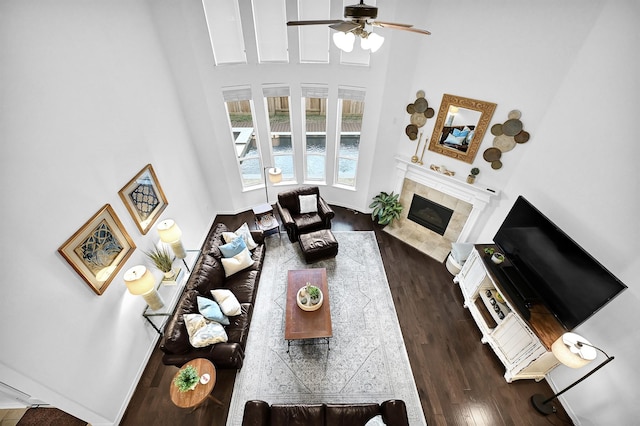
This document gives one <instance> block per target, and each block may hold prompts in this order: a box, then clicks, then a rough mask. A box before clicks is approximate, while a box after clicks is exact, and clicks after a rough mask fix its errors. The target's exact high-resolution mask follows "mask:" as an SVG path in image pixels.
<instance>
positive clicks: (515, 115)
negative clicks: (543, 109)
mask: <svg viewBox="0 0 640 426" xmlns="http://www.w3.org/2000/svg"><path fill="white" fill-rule="evenodd" d="M520 117H522V113H521V112H520V111H518V110H517V109H514V110H511V111H509V115H507V118H509V119H510V120H511V119H515V120H520Z"/></svg>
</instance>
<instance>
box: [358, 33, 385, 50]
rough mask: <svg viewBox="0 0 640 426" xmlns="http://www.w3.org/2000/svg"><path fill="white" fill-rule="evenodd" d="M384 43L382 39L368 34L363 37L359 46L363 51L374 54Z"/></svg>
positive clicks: (379, 36)
mask: <svg viewBox="0 0 640 426" xmlns="http://www.w3.org/2000/svg"><path fill="white" fill-rule="evenodd" d="M383 43H384V37H382V36H381V35H379V34H376V33H370V34H369V35H368V36H367V37H363V38H362V40H361V41H360V46H362V48H363V49H364V50H369V49H370V50H371V52H372V53H373V52H376V51H377V50H378V49H380V48H381V47H382V44H383Z"/></svg>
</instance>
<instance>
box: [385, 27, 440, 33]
mask: <svg viewBox="0 0 640 426" xmlns="http://www.w3.org/2000/svg"><path fill="white" fill-rule="evenodd" d="M391 28H392V29H394V30H402V31H411V32H412V33H418V34H424V35H431V33H430V32H429V31H427V30H421V29H420V28H408V27H391Z"/></svg>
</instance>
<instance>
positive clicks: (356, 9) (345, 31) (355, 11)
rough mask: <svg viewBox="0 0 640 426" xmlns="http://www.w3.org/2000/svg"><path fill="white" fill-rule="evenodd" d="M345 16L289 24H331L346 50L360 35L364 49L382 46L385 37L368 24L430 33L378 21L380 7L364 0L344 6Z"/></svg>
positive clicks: (335, 37) (336, 42)
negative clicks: (369, 27) (373, 30)
mask: <svg viewBox="0 0 640 426" xmlns="http://www.w3.org/2000/svg"><path fill="white" fill-rule="evenodd" d="M344 17H345V18H347V19H346V20H342V19H328V20H317V21H289V22H287V25H288V26H298V25H329V28H331V29H334V30H336V31H337V32H336V33H334V34H333V42H334V43H335V44H336V46H338V47H339V48H340V49H342V50H344V51H345V52H351V50H353V43H354V41H355V38H356V36H358V37H360V39H361V45H362V48H363V49H370V50H371V51H372V52H375V51H376V50H378V49H379V48H380V46H382V43H383V42H384V37H382V36H380V35H378V34H375V33H373V32H371V31H367V30H366V28H365V27H366V25H371V26H373V27H380V28H390V29H394V30H401V31H411V32H414V33H418V34H424V35H429V34H431V33H430V32H429V31H427V30H421V29H418V28H413V25H409V24H398V23H394V22H383V21H376V20H375V19H376V18H377V17H378V8H377V7H375V6H369V5H366V4H364V0H360V3H359V4H354V5H351V6H346V7H345V8H344Z"/></svg>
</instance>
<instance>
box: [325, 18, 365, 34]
mask: <svg viewBox="0 0 640 426" xmlns="http://www.w3.org/2000/svg"><path fill="white" fill-rule="evenodd" d="M329 28H332V29H334V30H336V31H342V32H343V33H348V32H351V31H353V30H355V29H356V28H362V25H360V24H357V23H355V22H351V21H341V22H340V23H337V24H332V25H329Z"/></svg>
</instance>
